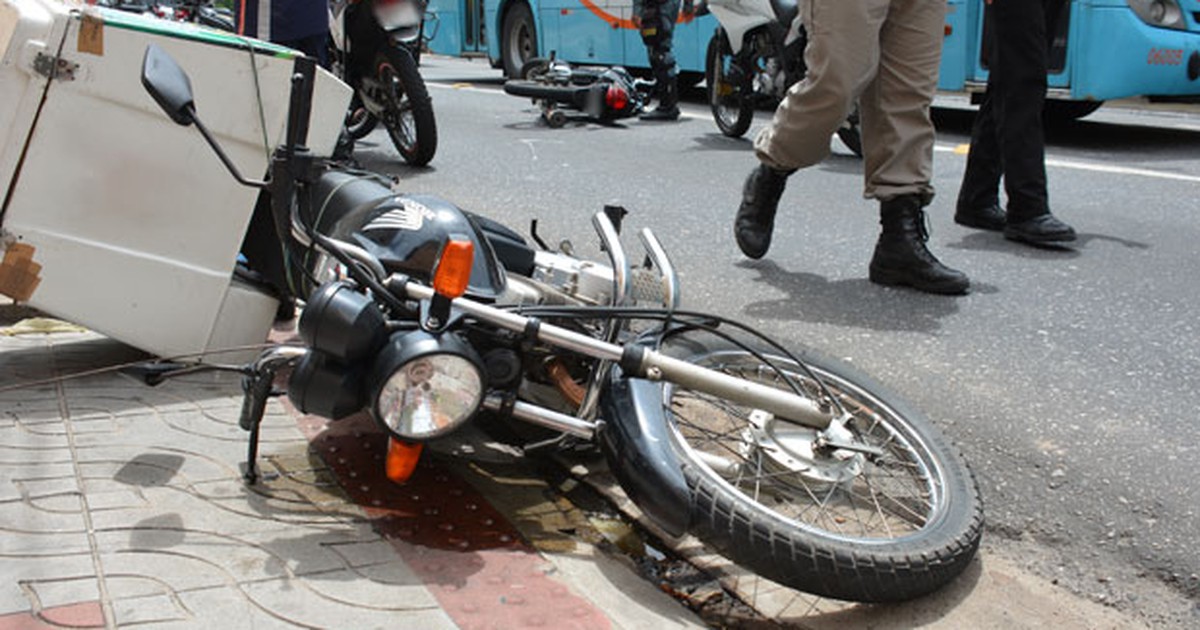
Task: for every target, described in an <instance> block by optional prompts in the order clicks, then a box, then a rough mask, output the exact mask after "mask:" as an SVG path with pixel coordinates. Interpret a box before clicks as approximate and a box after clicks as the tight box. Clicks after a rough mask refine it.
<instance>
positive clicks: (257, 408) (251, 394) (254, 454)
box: [238, 346, 307, 486]
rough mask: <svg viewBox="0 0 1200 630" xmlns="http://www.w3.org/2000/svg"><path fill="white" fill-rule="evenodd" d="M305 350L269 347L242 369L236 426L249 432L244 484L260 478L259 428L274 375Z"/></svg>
mask: <svg viewBox="0 0 1200 630" xmlns="http://www.w3.org/2000/svg"><path fill="white" fill-rule="evenodd" d="M306 352H307V351H306V350H305V349H303V348H296V347H289V346H281V347H277V348H270V349H268V350H266V351H264V352H263V353H262V354H260V355H259V357H258V359H257V360H256V361H255V362H254V363H252V364H251V365H249V366H247V368H246V370H245V376H244V377H243V378H242V392H243V396H242V412H241V414H240V416H239V417H238V426H240V427H241V428H242V429H243V430H245V431H249V432H250V437H249V440H248V441H247V444H246V464H245V467H244V469H243V471H242V479H244V480H245V482H246V484H247V485H251V486H252V485H254V484H256V483H258V480H259V471H258V440H259V431H260V429H261V428H262V419H263V414H264V413H265V412H266V409H267V399H268V398H270V397H271V396H272V388H273V386H274V384H275V375H276V374H277V373H278V372H279V369H280V368H282V367H284V366H286V365H290V364H292V363H294V362H295V361H297V360H299V359H300V357H302V356H304V354H305V353H306Z"/></svg>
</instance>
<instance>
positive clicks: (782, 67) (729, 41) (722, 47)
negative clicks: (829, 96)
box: [697, 0, 862, 157]
mask: <svg viewBox="0 0 1200 630" xmlns="http://www.w3.org/2000/svg"><path fill="white" fill-rule="evenodd" d="M697 13H698V14H701V15H702V14H704V13H712V14H713V16H714V17H716V18H717V22H718V23H719V24H720V26H718V27H717V30H716V32H715V33H713V37H712V39H711V40H710V41H709V43H708V52H707V56H706V58H705V79H706V80H707V86H708V87H707V90H708V103H709V106H710V107H711V108H712V114H713V120H714V121H716V123H717V128H718V129H720V130H721V133H723V134H725V135H726V136H729V137H731V138H740V137H741V136H742V135H744V134H745V133H746V131H747V130H748V129H750V122H751V120H752V119H753V117H754V110H755V108H757V107H761V106H764V105H773V104H775V103H778V102H779V101H780V100H781V99H783V97H784V95H785V94H787V91H788V88H790V87H791V86H792V85H794V84H795V83H797V82H798V81H800V80H801V79H803V78H804V75H805V73H806V72H807V66H805V63H804V48H805V46H807V45H808V36H807V34H806V33H805V32H804V27H803V26H801V25H800V23H799V21H798V20H796V17H797V15H798V13H799V10H798V8H797V4H796V0H781V1H776V0H748V1H746V2H743V1H742V0H702V2H701V3H700V5H699V6H698V8H697ZM837 136H838V139H840V140H841V141H842V143H844V144H845V145H846V147H847V148H848V149H850V150H851V151H852V152H854V154H855V155H857V156H859V157H862V132H861V129H860V127H859V120H858V107H857V106H856V107H855V108H854V110H853V111H851V112H850V113H849V115H848V116H847V117H846V120H845V121H844V122H843V123H842V125H841V127H839V128H838V130H837Z"/></svg>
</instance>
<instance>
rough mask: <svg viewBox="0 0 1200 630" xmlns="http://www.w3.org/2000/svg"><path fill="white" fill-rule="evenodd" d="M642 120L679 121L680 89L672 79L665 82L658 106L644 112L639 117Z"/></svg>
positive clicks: (660, 91) (659, 94)
mask: <svg viewBox="0 0 1200 630" xmlns="http://www.w3.org/2000/svg"><path fill="white" fill-rule="evenodd" d="M638 118H639V119H641V120H649V121H671V120H679V89H678V87H677V86H676V84H675V78H674V77H672V78H670V79H669V80H666V81H665V82H664V87H663V88H662V89H661V90H659V93H658V106H657V107H655V108H654V109H652V110H650V111H648V112H643V113H642V114H641V115H639V116H638Z"/></svg>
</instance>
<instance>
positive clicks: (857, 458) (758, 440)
mask: <svg viewBox="0 0 1200 630" xmlns="http://www.w3.org/2000/svg"><path fill="white" fill-rule="evenodd" d="M749 420H750V422H749V426H748V427H747V428H746V429H745V430H744V431H743V433H742V444H741V449H742V453H741V455H743V456H744V457H746V458H747V459H750V460H752V461H753V458H751V457H750V456H751V455H754V454H761V455H762V456H763V457H762V458H761V461H762V462H763V465H764V467H767V468H768V469H767V470H765V471H764V472H766V473H783V472H790V473H798V474H800V475H801V476H802V477H804V478H805V479H807V480H809V481H810V482H813V483H817V484H823V485H842V484H846V483H850V482H851V481H853V480H854V478H856V477H857V476H858V475H859V474H861V473H862V469H863V456H862V455H861V454H858V453H852V452H850V451H846V450H842V449H838V450H829V449H828V448H823V447H822V446H821V443H822V441H823V436H822V432H821V431H817V430H816V429H812V428H809V427H805V426H801V425H798V424H793V423H790V422H780V421H778V420H777V419H776V418H775V416H773V415H772V414H770V413H767V412H765V411H760V410H755V411H753V412H751V413H750V419H749ZM838 429H840V431H841V432H846V430H845V429H844V428H842V427H841V426H840V425H831V427H830V429H829V430H830V431H834V432H836V431H837V430H838ZM846 433H848V432H846ZM837 437H838V438H839V440H840V439H842V438H844V437H845V436H840V435H839V436H837ZM851 439H852V436H851Z"/></svg>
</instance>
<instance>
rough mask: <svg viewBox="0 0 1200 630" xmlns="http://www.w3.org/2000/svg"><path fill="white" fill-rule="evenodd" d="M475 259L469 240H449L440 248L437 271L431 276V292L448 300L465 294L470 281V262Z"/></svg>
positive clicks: (472, 246) (473, 246)
mask: <svg viewBox="0 0 1200 630" xmlns="http://www.w3.org/2000/svg"><path fill="white" fill-rule="evenodd" d="M474 259H475V245H474V244H473V243H471V241H469V240H465V239H463V240H459V239H451V240H449V241H447V242H446V245H445V247H443V248H442V256H441V258H440V259H438V265H437V271H435V272H434V274H433V290H434V291H437V292H438V295H442V296H445V297H448V298H452V299H453V298H456V297H460V296H461V295H462V294H464V293H466V292H467V283H468V282H469V281H470V280H471V262H472V261H473V260H474Z"/></svg>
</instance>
